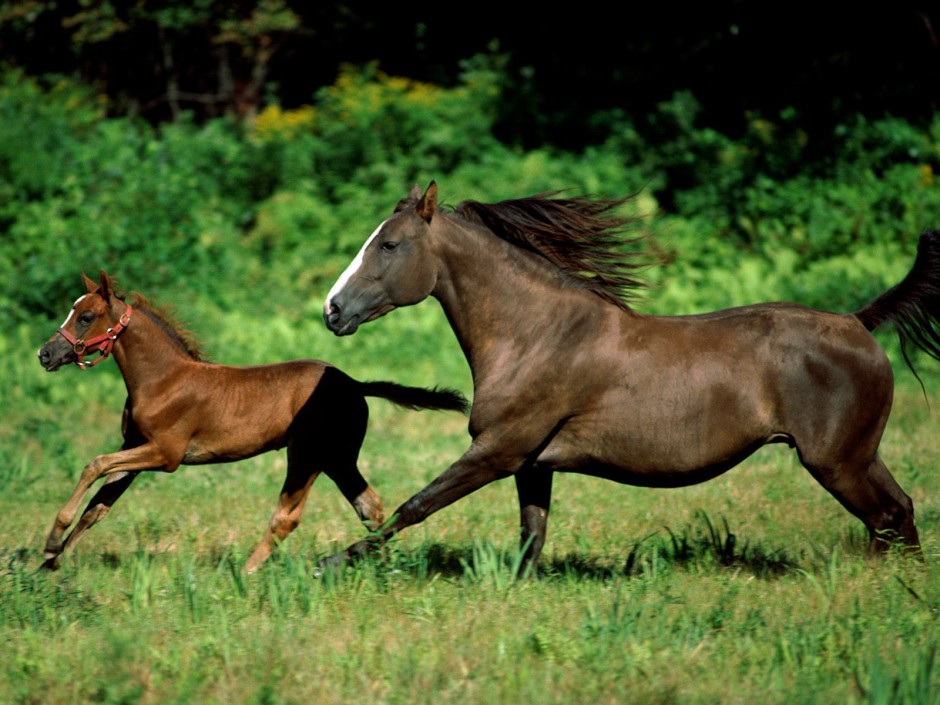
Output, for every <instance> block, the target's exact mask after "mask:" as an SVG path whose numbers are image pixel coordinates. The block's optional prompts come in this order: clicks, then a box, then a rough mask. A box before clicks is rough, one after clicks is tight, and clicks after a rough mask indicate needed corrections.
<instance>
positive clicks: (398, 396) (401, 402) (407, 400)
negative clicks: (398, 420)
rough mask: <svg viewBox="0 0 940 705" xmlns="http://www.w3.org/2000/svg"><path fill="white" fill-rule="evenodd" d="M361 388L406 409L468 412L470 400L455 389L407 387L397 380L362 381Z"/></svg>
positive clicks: (369, 395)
mask: <svg viewBox="0 0 940 705" xmlns="http://www.w3.org/2000/svg"><path fill="white" fill-rule="evenodd" d="M359 390H360V391H361V392H362V393H363V394H364V395H365V396H367V397H381V398H382V399H388V400H389V401H390V402H392V403H393V404H398V406H403V407H405V408H406V409H414V410H415V411H417V410H419V409H433V410H435V411H459V412H461V413H464V414H466V413H467V412H468V411H469V410H470V402H468V401H467V399H466V397H464V395H463V394H461V393H460V392H457V391H455V390H453V389H440V388H438V387H435V388H434V389H425V388H423V387H406V386H405V385H403V384H396V383H395V382H360V383H359Z"/></svg>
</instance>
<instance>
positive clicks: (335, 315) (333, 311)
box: [326, 303, 342, 323]
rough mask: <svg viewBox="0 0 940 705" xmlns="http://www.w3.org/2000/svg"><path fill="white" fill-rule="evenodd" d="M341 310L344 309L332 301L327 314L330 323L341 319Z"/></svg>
mask: <svg viewBox="0 0 940 705" xmlns="http://www.w3.org/2000/svg"><path fill="white" fill-rule="evenodd" d="M341 312H342V309H341V308H340V307H339V305H337V304H333V303H331V304H330V305H329V308H328V310H327V314H326V317H327V320H329V322H330V323H336V321H338V320H339V315H340V313H341Z"/></svg>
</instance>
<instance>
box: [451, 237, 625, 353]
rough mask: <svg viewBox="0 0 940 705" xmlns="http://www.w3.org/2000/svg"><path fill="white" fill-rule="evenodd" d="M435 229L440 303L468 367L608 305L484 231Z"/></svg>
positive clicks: (545, 264)
mask: <svg viewBox="0 0 940 705" xmlns="http://www.w3.org/2000/svg"><path fill="white" fill-rule="evenodd" d="M455 227H459V228H460V230H461V232H456V233H455V232H450V233H441V237H440V238H439V240H438V241H439V242H440V243H441V247H440V249H439V252H440V253H441V259H442V261H443V263H444V269H445V272H444V273H443V276H442V277H441V278H440V279H439V284H438V286H437V287H436V288H435V290H434V292H433V295H434V297H435V298H437V299H438V301H440V303H441V306H442V307H443V309H444V313H445V314H446V316H447V318H448V321H449V322H450V324H451V327H452V328H453V329H454V332H455V334H456V335H457V338H458V340H459V341H460V345H461V347H462V348H463V350H464V354H465V355H466V356H467V359H468V361H469V362H470V365H471V367H472V368H473V367H475V365H476V364H479V363H480V362H481V360H483V359H484V358H485V357H486V356H487V355H495V356H499V355H503V354H506V350H507V348H509V349H514V350H516V351H519V350H523V349H525V347H526V346H529V345H533V344H535V342H537V341H536V337H537V336H551V335H552V334H553V331H559V329H560V327H563V326H564V321H565V320H566V319H570V318H571V317H573V316H580V315H583V313H584V311H585V310H594V309H595V308H596V309H597V310H598V311H601V310H603V309H604V308H606V307H608V306H610V304H607V303H605V302H604V301H602V300H601V299H600V298H599V297H598V296H596V295H595V294H592V293H591V292H589V291H587V290H586V289H582V288H579V287H575V286H566V285H565V280H564V277H563V275H562V274H561V273H560V272H558V271H557V270H556V269H555V268H554V265H552V264H550V263H549V262H547V261H545V260H544V259H543V258H541V257H539V256H538V255H536V254H534V253H530V252H527V251H525V250H522V249H521V248H518V247H516V246H514V245H511V244H509V243H507V242H505V241H504V240H502V239H500V238H498V237H497V236H495V235H492V234H490V233H488V232H484V231H480V230H476V229H469V228H465V227H463V226H455Z"/></svg>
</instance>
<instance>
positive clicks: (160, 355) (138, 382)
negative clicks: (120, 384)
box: [114, 308, 195, 392]
mask: <svg viewBox="0 0 940 705" xmlns="http://www.w3.org/2000/svg"><path fill="white" fill-rule="evenodd" d="M114 359H115V361H116V362H117V364H118V367H119V368H120V369H121V374H122V375H123V376H124V383H125V384H126V385H127V389H128V391H129V392H132V391H133V390H134V389H135V388H138V387H140V386H142V385H146V384H147V383H149V382H155V381H160V380H164V379H167V378H169V377H172V376H174V375H177V374H179V372H180V370H181V369H182V368H184V367H185V366H187V365H190V364H192V363H194V362H195V361H194V360H193V359H192V357H191V356H190V355H189V354H188V353H187V352H186V351H185V350H183V349H182V348H181V347H180V345H179V344H178V343H177V342H176V341H175V340H173V338H172V337H171V336H170V334H169V333H168V332H167V331H166V330H164V328H163V326H162V325H160V324H159V323H157V322H156V320H154V318H153V317H152V315H151V314H150V313H149V312H148V311H147V309H145V308H136V309H134V313H133V314H132V316H131V322H130V324H129V325H128V326H127V328H126V329H125V330H124V332H123V333H122V334H121V336H120V337H119V338H118V340H117V341H116V342H115V345H114Z"/></svg>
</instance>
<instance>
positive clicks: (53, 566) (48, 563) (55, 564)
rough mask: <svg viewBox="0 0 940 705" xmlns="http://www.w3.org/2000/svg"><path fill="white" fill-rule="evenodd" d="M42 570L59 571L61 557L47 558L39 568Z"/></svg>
mask: <svg viewBox="0 0 940 705" xmlns="http://www.w3.org/2000/svg"><path fill="white" fill-rule="evenodd" d="M39 569H40V570H53V571H54V570H58V569H59V556H58V555H55V556H46V560H45V561H43V564H42V565H41V566H39Z"/></svg>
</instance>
